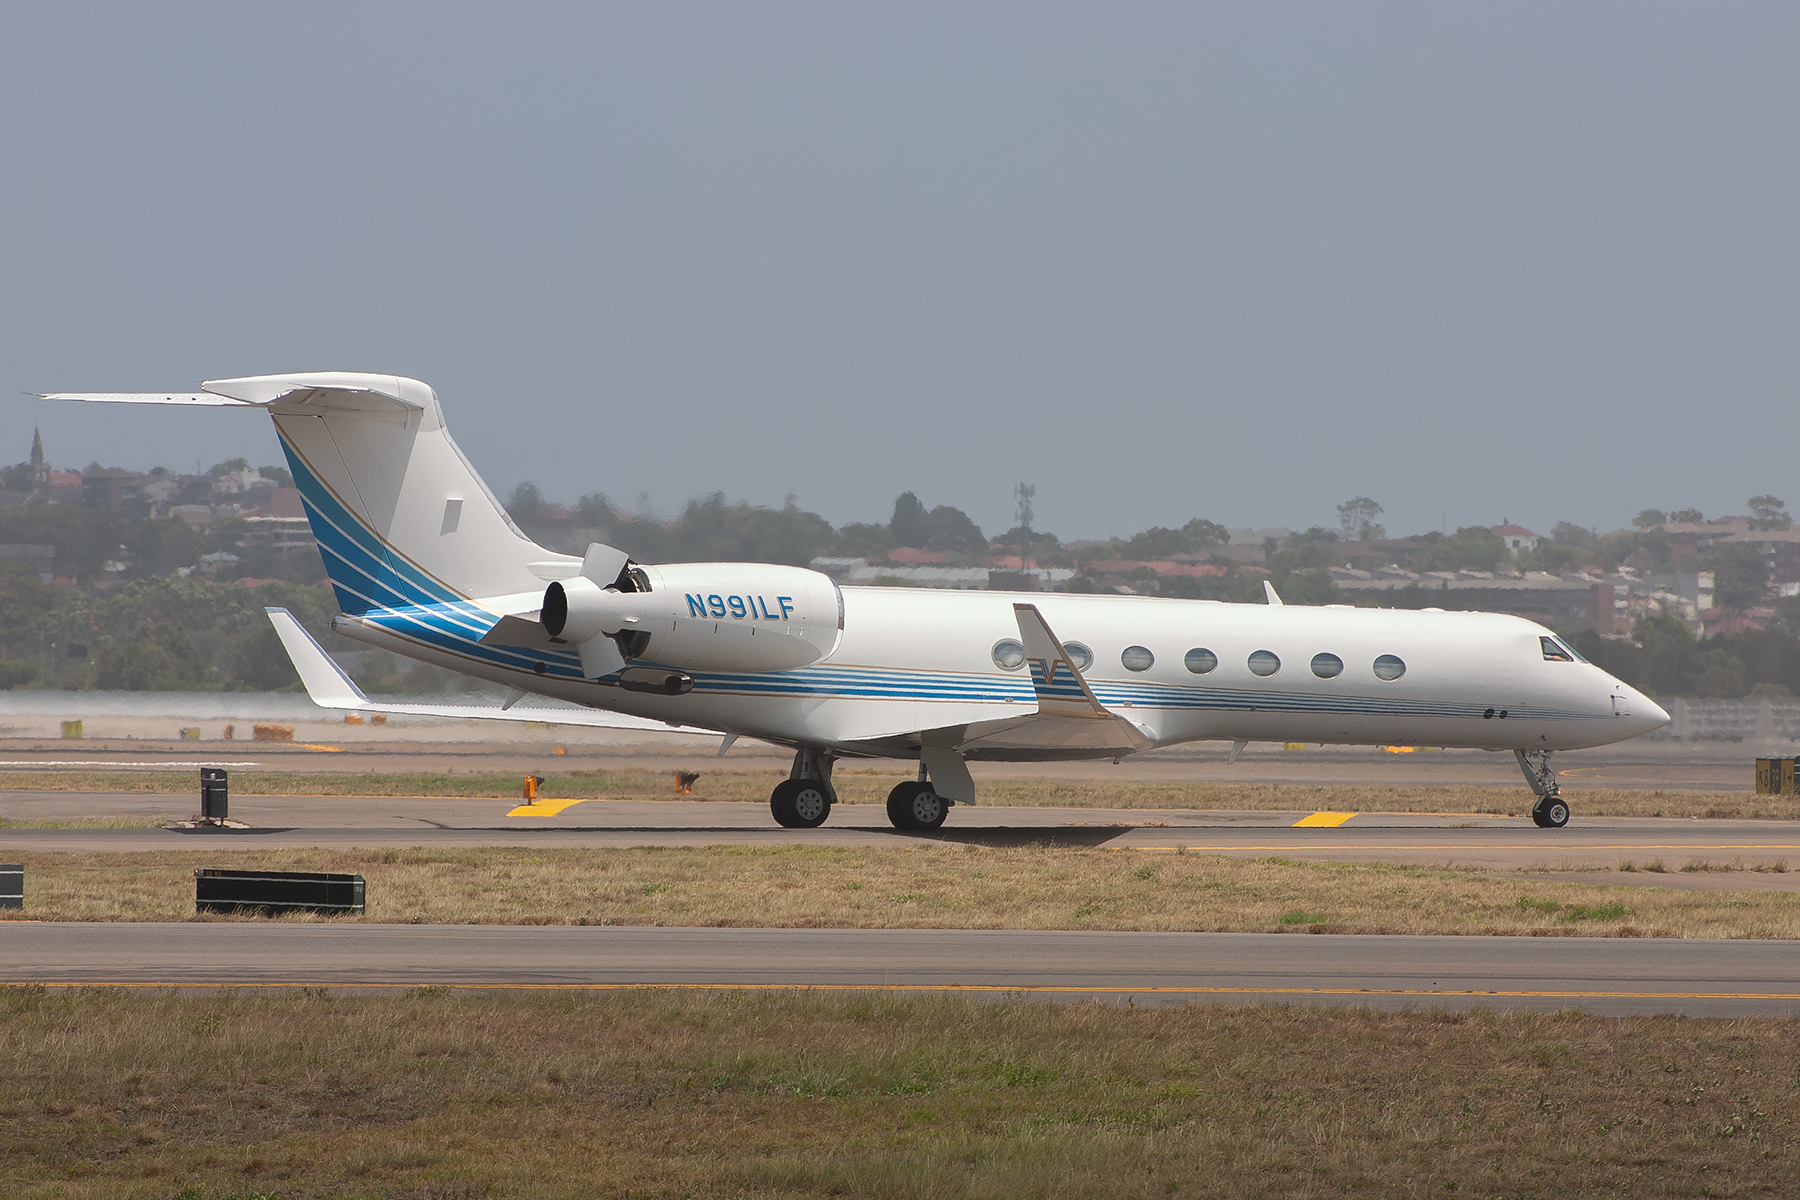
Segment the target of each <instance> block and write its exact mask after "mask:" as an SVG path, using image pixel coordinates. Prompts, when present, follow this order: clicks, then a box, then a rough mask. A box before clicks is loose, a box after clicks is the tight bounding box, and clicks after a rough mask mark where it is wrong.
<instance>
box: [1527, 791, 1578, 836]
mask: <svg viewBox="0 0 1800 1200" xmlns="http://www.w3.org/2000/svg"><path fill="white" fill-rule="evenodd" d="M1531 820H1532V823H1533V824H1534V825H1536V826H1537V827H1538V828H1539V829H1561V828H1562V827H1563V826H1564V825H1567V824H1568V823H1569V802H1568V801H1567V800H1564V799H1563V798H1562V797H1561V796H1546V797H1544V798H1543V799H1541V800H1539V801H1538V802H1537V803H1536V804H1534V805H1532V807H1531Z"/></svg>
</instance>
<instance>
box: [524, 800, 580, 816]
mask: <svg viewBox="0 0 1800 1200" xmlns="http://www.w3.org/2000/svg"><path fill="white" fill-rule="evenodd" d="M586 803H587V801H586V800H533V801H532V802H531V803H530V804H521V805H519V807H517V808H515V809H513V810H512V811H511V812H509V813H507V814H506V815H507V816H509V817H554V816H555V815H556V814H557V813H559V812H561V811H562V810H563V809H565V808H574V807H575V806H576V805H577V804H586Z"/></svg>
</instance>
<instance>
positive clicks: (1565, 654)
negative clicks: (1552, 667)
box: [1538, 637, 1575, 662]
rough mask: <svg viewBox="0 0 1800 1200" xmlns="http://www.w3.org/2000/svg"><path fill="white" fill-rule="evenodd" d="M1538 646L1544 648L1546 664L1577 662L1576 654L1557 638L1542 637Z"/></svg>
mask: <svg viewBox="0 0 1800 1200" xmlns="http://www.w3.org/2000/svg"><path fill="white" fill-rule="evenodd" d="M1538 645H1540V646H1542V647H1543V648H1544V660H1545V661H1546V662H1574V661H1575V654H1574V652H1573V651H1571V650H1570V649H1569V648H1568V647H1567V646H1565V645H1563V644H1562V643H1561V642H1559V641H1557V640H1556V639H1555V638H1548V637H1541V638H1539V639H1538Z"/></svg>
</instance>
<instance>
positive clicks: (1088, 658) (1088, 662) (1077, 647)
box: [1063, 642, 1094, 674]
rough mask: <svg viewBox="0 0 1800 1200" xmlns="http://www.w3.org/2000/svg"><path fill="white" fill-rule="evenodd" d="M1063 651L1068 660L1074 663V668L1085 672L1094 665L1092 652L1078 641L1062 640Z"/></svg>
mask: <svg viewBox="0 0 1800 1200" xmlns="http://www.w3.org/2000/svg"><path fill="white" fill-rule="evenodd" d="M1063 653H1064V654H1066V655H1068V656H1069V661H1070V662H1072V663H1074V664H1075V669H1076V670H1077V671H1080V672H1082V673H1083V674H1086V673H1087V669H1088V668H1089V667H1091V666H1093V665H1094V652H1093V651H1092V650H1089V649H1088V648H1087V647H1086V646H1084V645H1082V644H1081V643H1080V642H1064V643H1063Z"/></svg>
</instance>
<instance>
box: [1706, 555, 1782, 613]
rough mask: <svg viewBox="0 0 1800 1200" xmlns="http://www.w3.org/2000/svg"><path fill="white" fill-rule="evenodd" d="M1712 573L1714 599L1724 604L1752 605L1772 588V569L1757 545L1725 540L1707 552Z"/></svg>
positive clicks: (1734, 605)
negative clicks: (1769, 569)
mask: <svg viewBox="0 0 1800 1200" xmlns="http://www.w3.org/2000/svg"><path fill="white" fill-rule="evenodd" d="M1704 561H1705V563H1706V567H1707V569H1708V570H1710V571H1711V572H1712V573H1713V599H1714V600H1716V601H1717V602H1718V603H1719V604H1720V605H1721V606H1722V607H1725V608H1752V607H1754V606H1756V605H1758V604H1761V603H1762V601H1763V597H1764V596H1765V595H1767V594H1768V590H1769V571H1768V568H1767V567H1766V566H1765V565H1764V564H1763V560H1762V555H1761V554H1758V553H1757V551H1756V547H1755V546H1750V545H1746V544H1744V543H1742V542H1723V543H1721V544H1719V545H1716V546H1714V547H1713V548H1712V549H1711V550H1708V551H1707V552H1706V556H1705V559H1704Z"/></svg>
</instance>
